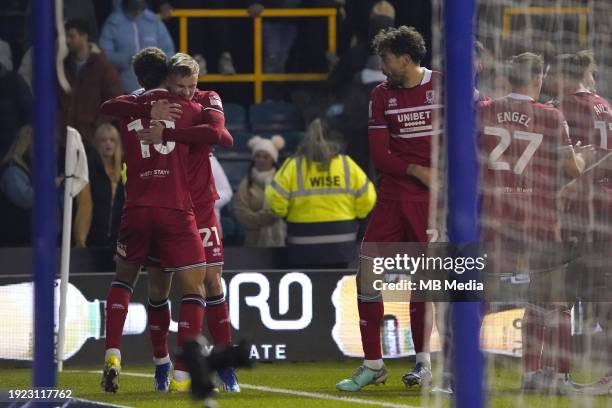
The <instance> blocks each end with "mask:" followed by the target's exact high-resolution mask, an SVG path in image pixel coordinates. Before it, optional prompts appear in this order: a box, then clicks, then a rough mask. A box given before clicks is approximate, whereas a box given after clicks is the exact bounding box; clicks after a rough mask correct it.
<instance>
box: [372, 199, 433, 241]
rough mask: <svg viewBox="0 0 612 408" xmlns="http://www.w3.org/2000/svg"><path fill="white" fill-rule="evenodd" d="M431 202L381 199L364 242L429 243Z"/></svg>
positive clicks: (377, 203) (376, 206)
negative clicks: (428, 226)
mask: <svg viewBox="0 0 612 408" xmlns="http://www.w3.org/2000/svg"><path fill="white" fill-rule="evenodd" d="M428 219H429V200H427V199H424V200H422V201H399V200H397V201H395V200H381V199H379V200H378V201H377V202H376V205H375V206H374V210H373V211H372V217H371V218H370V222H369V223H368V228H367V230H366V233H365V235H364V237H363V242H428V238H427V225H428Z"/></svg>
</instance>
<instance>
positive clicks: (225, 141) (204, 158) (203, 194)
mask: <svg viewBox="0 0 612 408" xmlns="http://www.w3.org/2000/svg"><path fill="white" fill-rule="evenodd" d="M198 74H199V73H198V66H197V63H196V62H195V61H194V60H193V59H192V58H191V57H190V56H188V55H186V54H180V53H179V54H176V55H175V56H173V57H172V58H171V60H170V61H169V75H168V78H167V81H166V87H167V88H168V89H169V90H170V91H171V93H172V94H173V95H177V96H179V97H181V98H182V99H183V100H186V101H191V102H192V103H199V104H200V106H201V107H202V113H203V116H202V122H203V123H205V125H199V126H196V127H194V128H191V129H177V130H176V131H171V130H168V129H164V128H162V127H152V128H148V129H144V130H141V131H140V132H139V138H140V140H141V141H142V143H143V144H145V145H147V144H159V143H174V141H177V142H180V143H190V149H189V160H188V176H189V188H190V193H191V197H192V200H193V202H194V210H195V213H196V222H197V226H198V230H199V232H200V236H201V238H202V245H203V246H204V250H205V253H206V260H207V271H206V278H205V288H206V293H207V298H206V312H207V313H206V315H207V319H206V321H207V325H208V331H209V333H211V336H212V337H213V343H214V344H215V345H217V346H224V345H229V344H231V325H230V321H229V313H228V308H227V304H226V302H225V297H224V295H223V290H222V286H221V271H222V265H223V247H222V243H221V237H220V228H219V223H218V220H217V218H216V215H215V212H214V202H215V201H216V200H217V199H218V198H219V196H218V194H217V191H216V188H215V184H214V179H213V176H212V169H211V165H210V160H209V156H210V154H211V147H212V144H213V143H211V142H207V141H206V140H205V139H203V134H202V131H201V128H206V130H207V131H209V128H210V129H212V130H213V131H214V132H217V133H219V135H220V140H219V144H220V145H222V146H224V147H231V145H232V138H231V135H230V134H229V132H227V130H226V129H225V119H224V115H223V105H222V102H221V99H220V97H219V95H218V94H217V93H216V92H214V91H200V90H198V89H197V88H196V85H197V80H198ZM107 104H108V105H111V106H112V112H107V113H109V114H112V115H114V116H121V115H126V114H130V115H144V116H149V115H150V116H155V117H163V118H176V117H180V115H181V109H180V106H179V105H178V104H172V103H169V102H168V101H166V100H164V101H158V103H156V104H155V105H154V106H151V107H145V109H144V110H143V109H142V107H141V106H140V105H137V104H134V103H133V102H130V100H129V98H125V97H120V98H117V99H115V100H113V101H109V102H107ZM153 258H155V256H154V257H153ZM148 270H149V271H152V272H153V276H156V275H157V268H156V267H155V266H154V264H149V265H148ZM169 287H170V284H169V282H167V284H166V285H165V286H164V285H153V287H150V289H149V291H150V301H149V307H148V312H149V317H150V322H151V324H150V332H151V337H152V342H153V348H154V351H155V357H156V358H155V361H156V364H158V365H159V364H165V363H166V360H167V358H162V357H160V356H161V355H164V356H165V355H167V336H168V329H169V311H168V302H167V298H168V295H169ZM157 317H159V319H158V318H157ZM158 320H159V321H158ZM182 368H183V367H182V366H181V364H180V362H179V364H177V367H175V371H174V379H173V381H172V382H171V384H170V388H171V389H172V390H177V391H179V390H180V391H184V390H188V389H189V377H188V375H187V373H186V372H185V370H183V369H182ZM219 377H220V379H221V380H222V387H223V389H224V390H226V391H230V392H239V391H240V387H239V385H238V382H237V380H236V376H235V373H234V370H233V369H231V368H227V369H224V370H222V371H221V372H220V373H219ZM158 382H159V383H160V384H159V385H160V386H161V385H162V384H161V381H158ZM160 386H157V388H158V389H160Z"/></svg>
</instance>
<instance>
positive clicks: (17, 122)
mask: <svg viewBox="0 0 612 408" xmlns="http://www.w3.org/2000/svg"><path fill="white" fill-rule="evenodd" d="M31 109H32V94H31V93H30V89H29V88H28V86H27V84H26V83H25V81H24V80H23V78H21V76H20V75H19V74H17V73H16V72H14V71H13V62H12V60H11V50H10V47H9V45H8V44H7V43H6V42H4V41H2V40H0V129H2V132H1V133H0V157H4V155H5V154H6V152H7V151H8V149H9V148H10V146H11V145H12V144H13V142H14V141H15V137H16V136H17V131H18V130H19V129H20V128H21V127H22V126H24V125H26V124H27V123H29V121H30V113H31Z"/></svg>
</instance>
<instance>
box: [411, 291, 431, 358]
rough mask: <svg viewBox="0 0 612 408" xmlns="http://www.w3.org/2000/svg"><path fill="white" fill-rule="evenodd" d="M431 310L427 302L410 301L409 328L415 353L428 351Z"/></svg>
mask: <svg viewBox="0 0 612 408" xmlns="http://www.w3.org/2000/svg"><path fill="white" fill-rule="evenodd" d="M432 326H433V310H432V308H431V303H429V302H410V330H411V331H412V343H413V344H414V351H415V352H416V353H421V352H429V339H430V338H431V330H432Z"/></svg>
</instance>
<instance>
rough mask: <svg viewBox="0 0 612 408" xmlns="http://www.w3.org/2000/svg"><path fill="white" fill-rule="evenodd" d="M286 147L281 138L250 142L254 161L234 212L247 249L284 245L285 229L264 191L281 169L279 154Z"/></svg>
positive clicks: (254, 138) (238, 194)
mask: <svg viewBox="0 0 612 408" xmlns="http://www.w3.org/2000/svg"><path fill="white" fill-rule="evenodd" d="M284 145H285V140H284V139H283V138H282V137H281V136H272V138H270V139H265V138H262V137H259V136H255V137H253V138H252V139H251V140H249V147H250V148H251V151H252V161H251V166H250V167H249V173H248V174H247V176H246V177H245V178H244V179H243V180H242V181H241V182H240V185H239V186H238V192H237V193H236V197H235V198H234V213H235V215H236V219H237V221H238V223H239V224H240V225H242V226H243V227H244V235H245V240H244V244H245V245H246V246H254V247H281V246H285V236H286V226H285V223H284V221H283V220H281V219H280V218H278V217H277V216H276V215H275V214H274V212H273V211H272V210H271V209H270V207H269V206H268V203H267V202H266V200H265V196H264V192H265V189H266V187H267V186H269V185H270V184H271V183H272V179H273V178H274V174H275V173H276V171H277V169H278V165H277V162H278V151H279V150H280V149H282V148H283V146H284Z"/></svg>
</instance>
